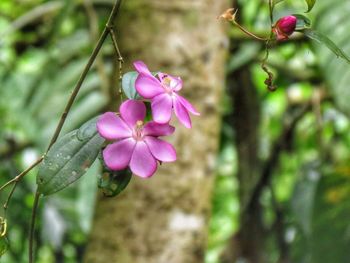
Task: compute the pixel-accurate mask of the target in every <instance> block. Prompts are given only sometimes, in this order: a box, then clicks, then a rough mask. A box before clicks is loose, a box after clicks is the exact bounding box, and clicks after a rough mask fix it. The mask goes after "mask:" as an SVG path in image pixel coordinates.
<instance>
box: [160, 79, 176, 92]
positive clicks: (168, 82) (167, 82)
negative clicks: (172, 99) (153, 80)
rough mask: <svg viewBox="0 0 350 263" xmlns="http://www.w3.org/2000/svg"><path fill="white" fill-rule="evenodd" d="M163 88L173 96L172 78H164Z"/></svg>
mask: <svg viewBox="0 0 350 263" xmlns="http://www.w3.org/2000/svg"><path fill="white" fill-rule="evenodd" d="M162 86H163V88H164V89H165V91H166V92H167V93H169V94H171V93H172V92H173V89H172V87H171V78H169V77H164V78H163V79H162Z"/></svg>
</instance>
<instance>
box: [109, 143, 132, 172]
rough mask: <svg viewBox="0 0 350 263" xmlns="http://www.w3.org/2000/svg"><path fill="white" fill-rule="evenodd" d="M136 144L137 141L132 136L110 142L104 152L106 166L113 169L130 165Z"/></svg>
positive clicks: (120, 168) (116, 169)
mask: <svg viewBox="0 0 350 263" xmlns="http://www.w3.org/2000/svg"><path fill="white" fill-rule="evenodd" d="M135 144H136V142H135V140H134V139H132V138H129V139H124V140H121V141H118V142H115V143H112V144H109V145H108V146H107V147H106V148H105V149H104V150H103V153H102V155H103V160H104V162H105V164H106V166H107V167H108V168H109V169H111V170H112V171H118V170H122V169H125V168H126V167H128V165H129V162H130V159H131V156H132V154H133V151H134V148H135Z"/></svg>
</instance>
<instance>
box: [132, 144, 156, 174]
mask: <svg viewBox="0 0 350 263" xmlns="http://www.w3.org/2000/svg"><path fill="white" fill-rule="evenodd" d="M130 169H131V171H132V172H133V173H134V174H135V175H137V176H139V177H142V178H148V177H151V176H152V175H153V174H154V173H155V172H156V170H157V161H156V159H155V158H154V157H153V155H152V154H151V152H150V150H149V148H148V146H147V145H146V143H145V142H137V144H136V146H135V149H134V152H133V154H132V156H131V160H130Z"/></svg>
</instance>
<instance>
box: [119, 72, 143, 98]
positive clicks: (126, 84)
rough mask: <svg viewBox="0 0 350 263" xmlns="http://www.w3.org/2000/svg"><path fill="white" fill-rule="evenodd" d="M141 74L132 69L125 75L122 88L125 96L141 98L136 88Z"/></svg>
mask: <svg viewBox="0 0 350 263" xmlns="http://www.w3.org/2000/svg"><path fill="white" fill-rule="evenodd" d="M138 75H139V73H138V72H136V71H131V72H128V73H126V74H124V75H123V79H122V88H123V91H124V94H125V96H127V97H128V98H129V99H139V98H140V95H139V94H138V93H137V91H136V88H135V81H136V78H137V76H138Z"/></svg>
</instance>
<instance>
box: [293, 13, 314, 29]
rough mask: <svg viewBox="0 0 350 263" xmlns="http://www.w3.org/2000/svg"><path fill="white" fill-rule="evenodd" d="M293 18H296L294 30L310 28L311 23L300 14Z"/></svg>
mask: <svg viewBox="0 0 350 263" xmlns="http://www.w3.org/2000/svg"><path fill="white" fill-rule="evenodd" d="M293 16H295V17H296V18H297V25H296V28H295V30H304V29H308V28H310V26H311V21H310V19H309V18H307V17H306V16H304V15H300V14H293Z"/></svg>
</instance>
